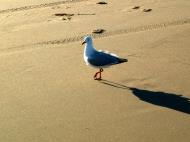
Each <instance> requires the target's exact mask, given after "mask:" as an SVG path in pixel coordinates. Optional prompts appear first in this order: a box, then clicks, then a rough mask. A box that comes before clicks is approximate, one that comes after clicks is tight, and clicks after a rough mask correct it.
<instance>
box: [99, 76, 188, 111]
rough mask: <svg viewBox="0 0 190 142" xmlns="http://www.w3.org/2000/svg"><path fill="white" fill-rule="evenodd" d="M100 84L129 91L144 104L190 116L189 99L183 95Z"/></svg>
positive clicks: (116, 84) (103, 82) (107, 83)
mask: <svg viewBox="0 0 190 142" xmlns="http://www.w3.org/2000/svg"><path fill="white" fill-rule="evenodd" d="M100 83H102V84H105V85H109V86H111V87H115V88H119V89H126V90H130V91H132V94H133V95H134V96H136V97H137V98H139V99H140V100H142V101H144V102H147V103H150V104H154V105H157V106H162V107H166V108H169V109H173V110H176V111H179V112H183V113H186V114H190V99H189V98H186V97H184V96H183V95H179V94H174V93H167V92H160V91H152V90H146V89H140V88H135V87H127V86H125V85H122V84H119V83H115V82H111V81H107V80H101V81H100Z"/></svg>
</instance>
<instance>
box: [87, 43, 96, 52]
mask: <svg viewBox="0 0 190 142" xmlns="http://www.w3.org/2000/svg"><path fill="white" fill-rule="evenodd" d="M94 51H96V50H95V48H94V46H93V43H87V44H86V46H85V53H86V55H89V54H91V53H92V52H94Z"/></svg>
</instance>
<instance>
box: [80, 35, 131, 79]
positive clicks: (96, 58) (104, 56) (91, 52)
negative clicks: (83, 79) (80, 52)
mask: <svg viewBox="0 0 190 142" xmlns="http://www.w3.org/2000/svg"><path fill="white" fill-rule="evenodd" d="M85 43H86V44H85ZM83 44H85V48H84V61H85V62H86V64H87V65H90V66H92V67H95V68H99V71H98V72H96V73H95V75H94V79H95V80H101V78H102V77H101V72H103V68H105V67H109V66H111V65H115V64H120V63H124V62H127V61H128V60H127V59H124V58H119V57H118V56H117V55H116V54H113V53H109V52H108V51H101V50H99V51H97V50H96V49H95V48H94V46H93V42H92V38H91V37H90V36H85V37H84V41H83V43H82V45H83ZM98 75H99V77H98Z"/></svg>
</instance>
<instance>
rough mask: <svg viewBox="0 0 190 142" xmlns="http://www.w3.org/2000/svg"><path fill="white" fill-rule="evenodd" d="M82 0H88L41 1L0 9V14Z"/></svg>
mask: <svg viewBox="0 0 190 142" xmlns="http://www.w3.org/2000/svg"><path fill="white" fill-rule="evenodd" d="M82 1H88V0H64V1H58V2H52V3H43V4H38V5H28V6H23V7H17V8H10V9H5V10H0V14H2V13H11V12H16V11H24V10H30V9H36V8H44V7H52V6H57V5H60V4H66V3H76V2H82Z"/></svg>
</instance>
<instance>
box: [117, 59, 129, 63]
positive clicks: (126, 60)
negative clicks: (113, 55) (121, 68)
mask: <svg viewBox="0 0 190 142" xmlns="http://www.w3.org/2000/svg"><path fill="white" fill-rule="evenodd" d="M124 62H128V59H123V58H119V63H124Z"/></svg>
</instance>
